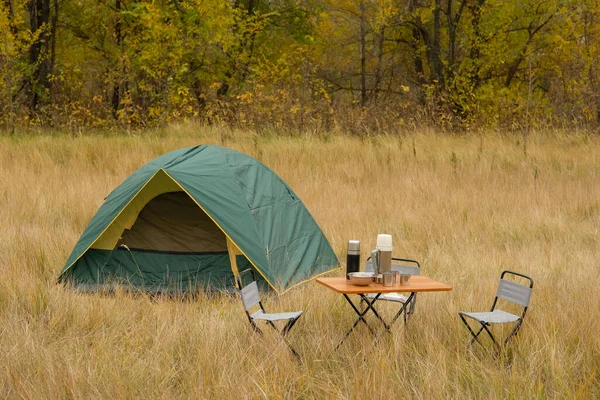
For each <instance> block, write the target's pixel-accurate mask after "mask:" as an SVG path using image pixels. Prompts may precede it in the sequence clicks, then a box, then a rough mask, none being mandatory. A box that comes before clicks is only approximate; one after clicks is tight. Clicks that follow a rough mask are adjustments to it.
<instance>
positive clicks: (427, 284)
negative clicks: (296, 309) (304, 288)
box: [317, 275, 452, 350]
mask: <svg viewBox="0 0 600 400" xmlns="http://www.w3.org/2000/svg"><path fill="white" fill-rule="evenodd" d="M317 283H320V284H321V285H323V286H326V287H327V288H329V289H331V290H333V291H335V292H337V293H340V294H342V295H343V296H344V298H345V299H346V301H347V302H348V304H350V306H351V307H352V309H353V310H354V312H355V313H356V315H358V318H357V319H356V321H354V324H353V325H352V327H351V328H350V329H349V330H348V331H347V332H346V334H345V336H344V337H343V338H342V340H341V341H340V343H338V345H337V346H336V347H335V348H336V350H337V349H338V348H339V347H340V346H341V345H342V343H344V341H345V340H346V339H347V338H348V336H350V334H351V333H352V331H353V330H354V328H356V327H357V326H358V324H359V323H360V322H361V321H362V322H363V323H364V324H365V326H366V327H367V329H369V332H371V334H372V335H373V336H374V337H376V335H375V331H374V330H373V328H372V327H371V326H370V325H369V324H368V322H367V320H366V318H365V316H366V315H367V314H368V312H369V311H371V312H372V313H373V314H374V315H375V317H377V319H378V320H379V321H381V323H382V324H383V326H384V327H385V329H386V331H387V332H391V324H393V323H394V322H395V321H396V320H397V319H398V318H399V317H400V315H401V314H402V313H403V312H404V310H405V309H406V307H407V306H408V305H409V304H410V303H411V301H412V299H413V298H414V296H415V294H416V293H417V292H437V291H450V290H452V287H451V286H449V285H446V284H444V283H440V282H437V281H434V280H433V279H431V278H427V277H425V276H422V275H420V276H413V277H412V278H411V282H409V284H408V285H399V284H395V285H394V286H391V287H390V286H383V285H381V284H375V283H372V284H370V285H369V286H355V285H352V284H350V283H348V282H347V281H346V278H344V277H341V278H318V279H317ZM397 292H405V293H410V295H409V296H408V298H407V300H406V301H405V302H404V304H403V305H402V307H401V308H400V310H399V311H398V312H397V313H396V315H395V316H394V318H393V319H392V322H391V324H388V323H386V322H385V320H384V319H383V318H382V317H381V315H380V314H379V313H378V312H377V310H376V309H375V303H376V302H377V300H378V299H379V296H381V295H382V294H383V293H397ZM367 293H376V294H377V295H376V296H375V297H373V298H369V297H368V296H366V294H367ZM350 294H356V295H359V296H360V298H361V300H362V301H364V302H365V303H366V307H365V308H364V309H362V310H361V309H359V307H357V306H356V304H354V302H353V301H352V299H351V298H350V296H349V295H350Z"/></svg>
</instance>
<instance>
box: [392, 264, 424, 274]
mask: <svg viewBox="0 0 600 400" xmlns="http://www.w3.org/2000/svg"><path fill="white" fill-rule="evenodd" d="M392 271H398V272H400V273H401V274H406V275H421V270H420V269H419V268H417V267H411V266H408V265H400V264H392Z"/></svg>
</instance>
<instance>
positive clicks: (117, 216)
mask: <svg viewBox="0 0 600 400" xmlns="http://www.w3.org/2000/svg"><path fill="white" fill-rule="evenodd" d="M160 171H161V170H158V171H156V172H155V173H154V175H152V176H151V177H150V178H149V179H148V180H147V181H146V183H144V185H143V186H142V187H141V188H140V190H138V191H137V193H136V194H135V195H134V196H133V197H132V198H131V200H129V203H127V205H125V207H123V209H122V210H121V211H119V213H118V214H117V215H116V216H115V217H114V218H113V220H112V221H110V224H108V225H107V226H106V228H104V230H103V231H102V233H101V234H100V235H98V237H97V238H96V239H94V241H93V242H92V243H91V244H90V245H89V246H88V247H87V249H85V250H84V251H82V252H81V254H80V255H79V257H77V258H76V259H75V261H73V262H72V263H71V265H69V266H68V267H67V268H65V270H64V271H63V272H62V274H60V275H61V276H62V275H64V274H65V273H66V272H67V271H68V270H70V269H71V267H72V266H73V265H75V263H76V262H77V261H79V259H80V258H81V257H83V255H84V254H85V253H87V251H88V250H89V249H91V248H92V246H93V245H94V243H96V241H97V240H98V238H99V237H100V236H102V235H104V233H105V232H106V231H107V230H108V229H109V228H110V226H111V225H112V223H113V222H115V220H116V219H117V218H119V216H120V215H121V213H122V212H123V211H125V209H126V208H127V206H128V205H129V204H130V203H131V202H132V201H133V199H135V198H136V196H137V195H138V194H139V193H140V192H141V191H142V190H144V188H145V187H146V185H148V183H149V182H150V181H151V180H152V179H154V177H155V176H156V174H158V173H159V172H160ZM171 179H173V178H171ZM117 240H118V239H117Z"/></svg>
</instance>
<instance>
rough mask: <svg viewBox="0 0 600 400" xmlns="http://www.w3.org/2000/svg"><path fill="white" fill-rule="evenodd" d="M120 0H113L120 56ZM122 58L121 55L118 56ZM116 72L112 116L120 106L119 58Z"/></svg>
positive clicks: (120, 71) (120, 73)
mask: <svg viewBox="0 0 600 400" xmlns="http://www.w3.org/2000/svg"><path fill="white" fill-rule="evenodd" d="M121 6H122V3H121V0H116V1H115V12H116V20H115V41H116V44H117V47H118V50H119V51H118V54H119V55H121V56H122V53H123V33H122V31H121V28H122V26H121ZM120 58H122V57H120ZM118 65H119V67H118V72H117V77H116V81H115V82H113V90H112V99H111V105H112V115H113V118H117V112H118V111H119V107H120V106H121V78H122V74H123V68H122V66H121V60H119V63H118Z"/></svg>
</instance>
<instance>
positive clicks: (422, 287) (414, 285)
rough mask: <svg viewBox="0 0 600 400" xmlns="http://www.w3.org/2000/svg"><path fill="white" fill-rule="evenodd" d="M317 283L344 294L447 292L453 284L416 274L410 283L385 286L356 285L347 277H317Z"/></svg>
mask: <svg viewBox="0 0 600 400" xmlns="http://www.w3.org/2000/svg"><path fill="white" fill-rule="evenodd" d="M317 283H320V284H321V285H323V286H326V287H328V288H329V289H331V290H333V291H335V292H338V293H344V294H360V293H395V292H447V291H450V290H452V286H449V285H446V284H445V283H441V282H438V281H434V280H433V279H431V278H428V277H426V276H420V275H414V276H411V277H410V280H409V281H408V284H404V285H400V284H399V283H396V284H395V285H394V286H383V284H381V283H375V282H372V283H371V284H370V285H369V286H356V285H352V284H350V283H349V282H348V281H347V280H346V277H343V276H342V277H334V278H317Z"/></svg>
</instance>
